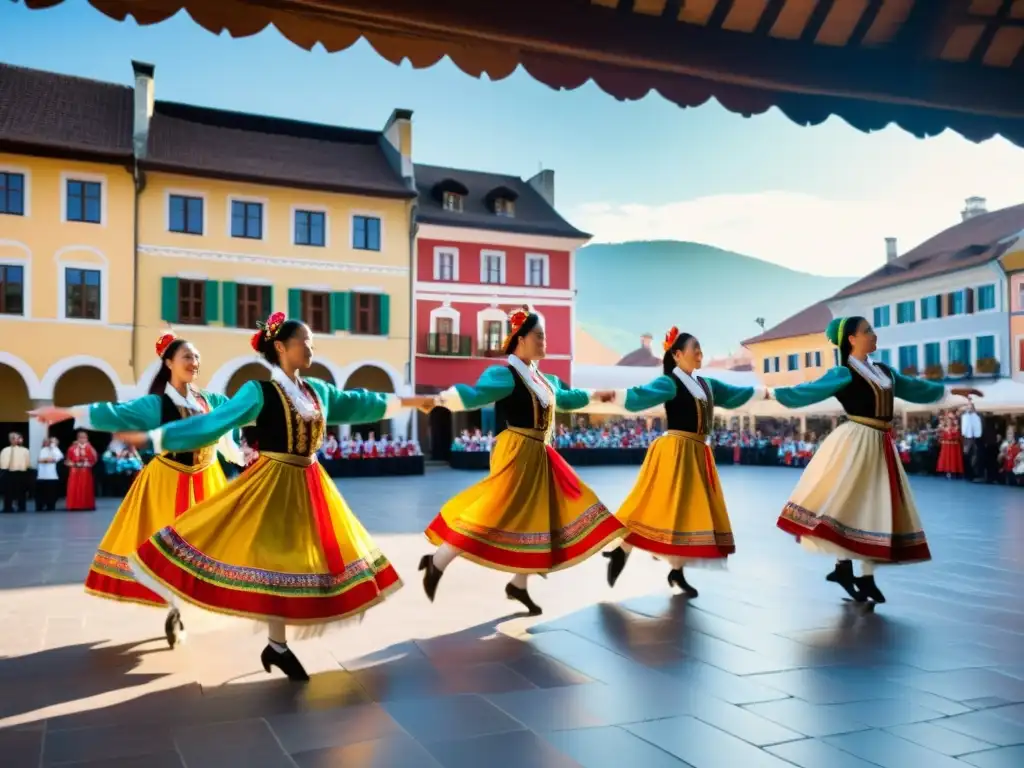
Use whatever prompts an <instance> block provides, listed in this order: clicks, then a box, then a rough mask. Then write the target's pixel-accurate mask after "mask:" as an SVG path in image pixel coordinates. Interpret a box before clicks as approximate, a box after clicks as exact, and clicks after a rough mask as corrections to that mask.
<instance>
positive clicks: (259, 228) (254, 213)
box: [231, 200, 265, 327]
mask: <svg viewBox="0 0 1024 768" xmlns="http://www.w3.org/2000/svg"><path fill="white" fill-rule="evenodd" d="M231 236H232V237H241V238H244V239H247V240H262V239H263V203H251V202H247V201H245V200H232V201H231ZM263 319H265V318H263ZM246 327H248V326H246Z"/></svg>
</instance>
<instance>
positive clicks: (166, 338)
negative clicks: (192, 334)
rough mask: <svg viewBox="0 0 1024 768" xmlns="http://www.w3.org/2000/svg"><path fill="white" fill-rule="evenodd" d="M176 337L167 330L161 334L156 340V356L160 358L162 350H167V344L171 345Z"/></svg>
mask: <svg viewBox="0 0 1024 768" xmlns="http://www.w3.org/2000/svg"><path fill="white" fill-rule="evenodd" d="M177 338H178V337H177V336H175V335H174V334H173V333H171V332H170V331H168V332H167V333H165V334H164V335H163V336H161V337H160V338H159V339H157V340H156V356H157V357H159V358H161V359H162V358H163V356H164V352H166V351H167V348H168V347H169V346H171V344H173V343H174V342H175V340H176V339H177Z"/></svg>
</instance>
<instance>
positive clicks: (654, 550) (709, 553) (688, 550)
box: [624, 533, 736, 560]
mask: <svg viewBox="0 0 1024 768" xmlns="http://www.w3.org/2000/svg"><path fill="white" fill-rule="evenodd" d="M624 541H625V543H626V544H630V545H631V546H634V547H636V548H637V549H642V550H643V551H644V552H650V553H651V554H655V555H666V556H668V557H689V558H693V559H695V560H716V559H721V558H726V557H728V556H729V555H732V554H735V553H736V546H735V545H732V546H719V545H717V544H699V545H686V544H666V543H665V542H663V541H654V540H653V539H648V538H646V537H644V536H641V535H640V534H639V533H630V534H629V535H628V536H626V538H625V539H624Z"/></svg>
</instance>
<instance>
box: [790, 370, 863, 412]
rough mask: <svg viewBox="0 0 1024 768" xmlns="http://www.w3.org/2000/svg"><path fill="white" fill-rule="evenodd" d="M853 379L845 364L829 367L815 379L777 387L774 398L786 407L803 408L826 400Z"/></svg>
mask: <svg viewBox="0 0 1024 768" xmlns="http://www.w3.org/2000/svg"><path fill="white" fill-rule="evenodd" d="M852 380H853V376H852V375H851V374H850V369H849V368H847V367H846V366H839V367H837V368H831V369H829V370H828V371H827V372H826V373H825V375H824V376H822V377H821V378H820V379H817V380H815V381H808V382H805V383H803V384H797V385H796V386H795V387H777V388H776V389H775V390H774V394H775V399H776V400H778V401H779V402H780V403H781V404H782V405H784V406H785V407H786V408H803V407H804V406H805V405H814V404H815V403H820V402H821V401H822V400H828V399H829V398H830V397H832V395H834V394H835V393H836V392H839V391H840V390H842V389H843V388H844V387H846V386H847V385H848V384H849V383H850V382H851V381H852Z"/></svg>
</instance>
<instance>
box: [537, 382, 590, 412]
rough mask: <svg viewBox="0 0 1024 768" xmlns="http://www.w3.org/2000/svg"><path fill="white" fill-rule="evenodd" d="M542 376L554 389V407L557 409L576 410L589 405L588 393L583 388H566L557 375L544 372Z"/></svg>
mask: <svg viewBox="0 0 1024 768" xmlns="http://www.w3.org/2000/svg"><path fill="white" fill-rule="evenodd" d="M544 378H545V379H547V380H548V384H550V385H551V388H552V389H553V390H555V408H556V409H557V410H559V411H578V410H579V409H580V408H586V407H587V406H588V405H590V393H589V392H587V390H585V389H566V388H565V387H563V386H562V383H561V382H560V381H559V380H558V377H557V376H552V375H551V374H550V373H545V374H544Z"/></svg>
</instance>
